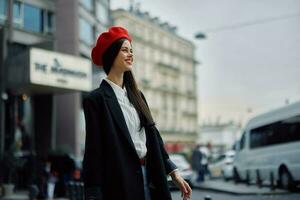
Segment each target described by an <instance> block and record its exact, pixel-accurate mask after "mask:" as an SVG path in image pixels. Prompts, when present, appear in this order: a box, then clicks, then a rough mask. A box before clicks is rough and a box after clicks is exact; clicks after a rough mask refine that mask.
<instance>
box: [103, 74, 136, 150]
mask: <svg viewBox="0 0 300 200" xmlns="http://www.w3.org/2000/svg"><path fill="white" fill-rule="evenodd" d="M100 87H101V88H102V89H103V91H104V92H105V100H106V102H107V105H108V107H109V109H110V111H111V115H112V116H113V118H114V120H115V122H116V124H117V125H118V127H119V128H120V129H121V130H122V133H123V135H124V136H125V138H126V140H127V141H128V142H129V144H130V146H131V147H132V148H133V150H134V152H136V150H135V147H134V144H133V141H132V139H131V136H130V133H129V130H128V127H127V124H126V121H125V118H124V115H123V112H122V109H121V107H120V104H119V102H118V99H117V97H116V95H115V93H114V91H113V89H112V87H111V86H110V85H109V83H107V82H106V81H105V80H103V81H102V83H101V85H100ZM136 155H137V154H136Z"/></svg>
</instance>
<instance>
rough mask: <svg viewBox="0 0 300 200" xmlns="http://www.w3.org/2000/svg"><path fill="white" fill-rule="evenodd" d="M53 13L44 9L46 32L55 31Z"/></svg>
mask: <svg viewBox="0 0 300 200" xmlns="http://www.w3.org/2000/svg"><path fill="white" fill-rule="evenodd" d="M53 18H54V17H53V13H51V12H48V11H43V31H44V33H48V34H49V33H53V31H54V30H53V27H54V24H53V23H54V19H53Z"/></svg>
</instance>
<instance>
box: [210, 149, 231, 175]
mask: <svg viewBox="0 0 300 200" xmlns="http://www.w3.org/2000/svg"><path fill="white" fill-rule="evenodd" d="M234 157H235V151H234V150H229V151H227V152H225V153H224V154H222V155H220V156H219V157H218V158H217V159H216V160H214V161H213V162H212V163H210V164H209V165H208V169H209V172H210V176H211V178H220V177H223V178H224V179H225V180H228V179H232V178H233V161H234Z"/></svg>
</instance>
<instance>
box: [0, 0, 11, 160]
mask: <svg viewBox="0 0 300 200" xmlns="http://www.w3.org/2000/svg"><path fill="white" fill-rule="evenodd" d="M7 2H8V4H7V11H8V12H7V19H6V23H5V24H4V26H3V27H2V28H1V29H0V48H1V53H0V159H1V158H2V156H3V153H4V150H5V147H4V145H5V100H6V93H5V89H6V78H5V76H6V75H7V74H6V72H7V67H6V59H7V44H8V42H11V41H12V33H13V31H12V30H13V0H9V1H7Z"/></svg>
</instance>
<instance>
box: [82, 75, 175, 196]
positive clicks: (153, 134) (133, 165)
mask: <svg viewBox="0 0 300 200" xmlns="http://www.w3.org/2000/svg"><path fill="white" fill-rule="evenodd" d="M141 96H142V97H143V99H144V100H145V97H144V95H143V94H142V93H141ZM145 102H146V100H145ZM146 104H147V102H146ZM83 108H84V114H85V120H86V143H85V153H84V159H83V180H84V185H85V195H86V199H99V200H142V199H144V185H143V174H142V170H141V165H140V161H139V157H138V155H137V153H136V150H135V147H134V144H133V142H132V140H131V137H130V134H129V131H128V128H127V125H126V121H125V119H124V116H123V113H122V110H121V107H120V105H119V103H118V100H117V97H116V95H115V93H114V91H113V89H112V88H111V86H110V85H109V83H107V82H106V81H105V80H104V81H102V83H101V85H100V87H99V88H97V89H95V90H93V91H92V92H91V93H90V94H89V95H88V96H87V97H86V98H85V99H84V100H83ZM145 132H146V139H147V142H146V146H147V155H146V156H147V160H146V169H147V177H148V181H149V187H150V194H151V197H152V200H170V199H171V195H170V191H169V188H168V185H167V179H166V175H167V174H168V173H170V172H171V171H173V170H174V169H176V165H174V163H172V162H171V161H170V159H169V156H168V154H167V153H166V151H165V149H164V144H163V140H162V138H161V136H160V134H159V131H158V130H157V128H156V127H155V125H151V126H148V127H146V128H145Z"/></svg>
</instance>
